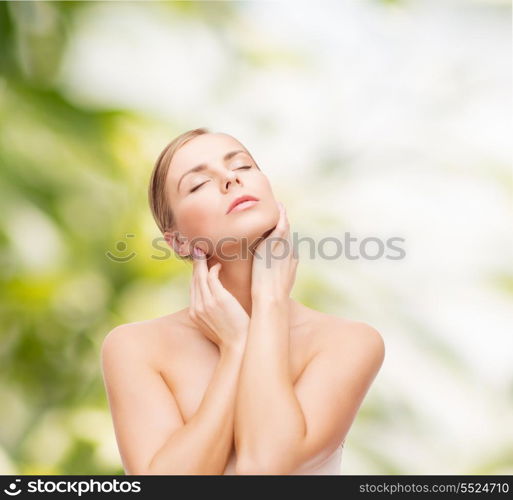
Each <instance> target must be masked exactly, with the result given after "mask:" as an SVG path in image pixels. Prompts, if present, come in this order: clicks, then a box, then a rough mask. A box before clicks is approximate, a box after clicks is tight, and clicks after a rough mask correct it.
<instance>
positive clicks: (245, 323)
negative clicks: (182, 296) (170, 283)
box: [189, 247, 250, 351]
mask: <svg viewBox="0 0 513 500" xmlns="http://www.w3.org/2000/svg"><path fill="white" fill-rule="evenodd" d="M195 250H196V251H197V253H195ZM192 254H193V276H192V281H191V287H190V307H189V317H190V318H191V320H192V321H193V322H194V323H195V324H196V325H197V326H198V328H199V329H200V330H201V332H202V333H203V334H204V335H205V336H206V337H207V338H208V339H209V340H211V341H212V342H214V343H215V344H216V345H217V346H218V347H219V349H220V350H221V351H224V350H226V349H229V348H232V347H237V348H240V347H241V346H244V345H245V342H246V337H247V332H248V330H249V321H250V318H249V316H248V314H247V313H246V311H245V310H244V308H243V307H242V306H241V305H240V303H239V301H238V300H237V299H236V298H235V297H234V296H233V295H232V294H231V293H230V292H228V290H226V288H224V287H223V285H222V284H221V282H220V281H219V271H220V269H221V263H220V262H218V263H216V264H214V265H213V266H212V267H211V268H210V270H209V269H208V266H207V258H206V256H205V254H204V253H203V251H202V250H200V249H199V248H197V247H195V248H194V249H193V252H192Z"/></svg>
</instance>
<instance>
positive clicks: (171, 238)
mask: <svg viewBox="0 0 513 500" xmlns="http://www.w3.org/2000/svg"><path fill="white" fill-rule="evenodd" d="M164 238H165V240H166V242H167V244H168V245H169V246H170V247H171V248H172V249H173V250H174V251H175V252H176V253H177V254H178V255H180V257H188V256H189V254H190V252H189V248H188V240H187V238H186V237H185V236H183V235H181V234H180V233H179V232H178V231H176V230H172V231H166V232H165V233H164Z"/></svg>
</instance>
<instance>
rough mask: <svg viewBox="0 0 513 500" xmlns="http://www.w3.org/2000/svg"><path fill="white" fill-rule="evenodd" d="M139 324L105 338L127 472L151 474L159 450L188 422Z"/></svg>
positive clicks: (107, 377) (106, 374) (107, 379)
mask: <svg viewBox="0 0 513 500" xmlns="http://www.w3.org/2000/svg"><path fill="white" fill-rule="evenodd" d="M133 328H134V327H133V326H129V325H121V326H118V327H116V328H114V329H113V330H111V331H110V332H109V333H108V335H107V336H106V337H105V339H104V341H103V344H102V351H101V360H102V370H103V379H104V384H105V388H106V391H107V396H108V400H109V406H110V411H111V414H112V419H113V424H114V430H115V434H116V440H117V444H118V448H119V452H120V455H121V459H122V462H123V467H124V469H125V472H126V473H127V474H146V473H148V472H147V471H148V466H149V464H150V462H151V460H152V458H153V457H154V455H155V453H156V452H157V451H158V450H159V449H160V447H161V446H162V445H163V444H164V442H165V441H166V439H167V438H168V437H169V435H170V434H171V433H172V432H174V431H175V430H176V429H178V428H180V427H181V426H182V425H183V424H184V422H183V419H182V416H181V414H180V411H179V408H178V406H177V404H176V401H175V398H174V396H173V394H172V392H171V391H170V390H169V388H168V386H167V384H166V383H165V382H164V380H163V379H162V377H161V375H160V373H159V372H158V371H157V370H155V369H154V368H153V367H151V365H150V363H148V361H147V359H146V357H145V354H144V351H142V350H141V347H140V346H139V345H138V343H137V339H136V338H135V336H134V333H135V332H134V331H133Z"/></svg>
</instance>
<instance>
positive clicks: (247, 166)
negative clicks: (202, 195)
mask: <svg viewBox="0 0 513 500" xmlns="http://www.w3.org/2000/svg"><path fill="white" fill-rule="evenodd" d="M242 168H244V169H247V168H251V165H246V166H244V167H239V168H236V169H234V170H240V169H242ZM206 182H208V181H205V182H202V183H201V184H198V185H197V186H196V187H193V188H192V189H191V190H190V191H189V193H193V192H194V191H196V189H198V188H200V187H201V186H203V184H205V183H206Z"/></svg>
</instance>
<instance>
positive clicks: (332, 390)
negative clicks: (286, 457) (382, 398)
mask: <svg viewBox="0 0 513 500" xmlns="http://www.w3.org/2000/svg"><path fill="white" fill-rule="evenodd" d="M331 340H332V341H331V343H330V344H329V346H328V345H327V346H326V348H324V349H321V350H320V351H319V352H318V353H317V354H316V355H315V356H314V358H313V359H312V360H311V361H310V363H309V364H308V366H307V367H306V368H305V370H304V372H303V373H302V375H301V377H300V378H299V380H298V381H297V382H296V384H295V386H294V390H295V393H296V396H297V399H298V402H299V404H300V406H301V408H302V411H303V415H304V417H305V423H306V436H305V437H304V439H303V441H302V444H301V447H300V449H299V450H298V452H297V453H296V454H295V456H296V467H297V468H303V467H308V468H309V467H312V466H316V465H318V464H320V463H321V462H323V461H324V460H325V459H326V458H328V456H329V455H331V454H332V453H333V452H334V451H335V449H336V448H337V447H338V446H339V445H340V444H341V442H342V441H343V440H344V438H345V436H346V435H347V433H348V431H349V429H350V427H351V425H352V423H353V420H354V418H355V416H356V413H357V411H358V409H359V407H360V405H361V403H362V402H363V399H364V397H365V395H366V393H367V391H368V389H369V387H370V385H371V384H372V382H373V380H374V378H375V376H376V374H377V373H378V371H379V369H380V367H381V365H382V363H383V359H384V354H385V346H384V342H383V339H382V337H381V335H380V334H379V332H378V331H377V330H375V329H374V328H372V327H371V326H369V325H367V324H365V323H360V322H358V323H355V325H354V326H353V327H352V329H351V333H350V335H344V336H337V335H334V336H333V337H332V339H331Z"/></svg>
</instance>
